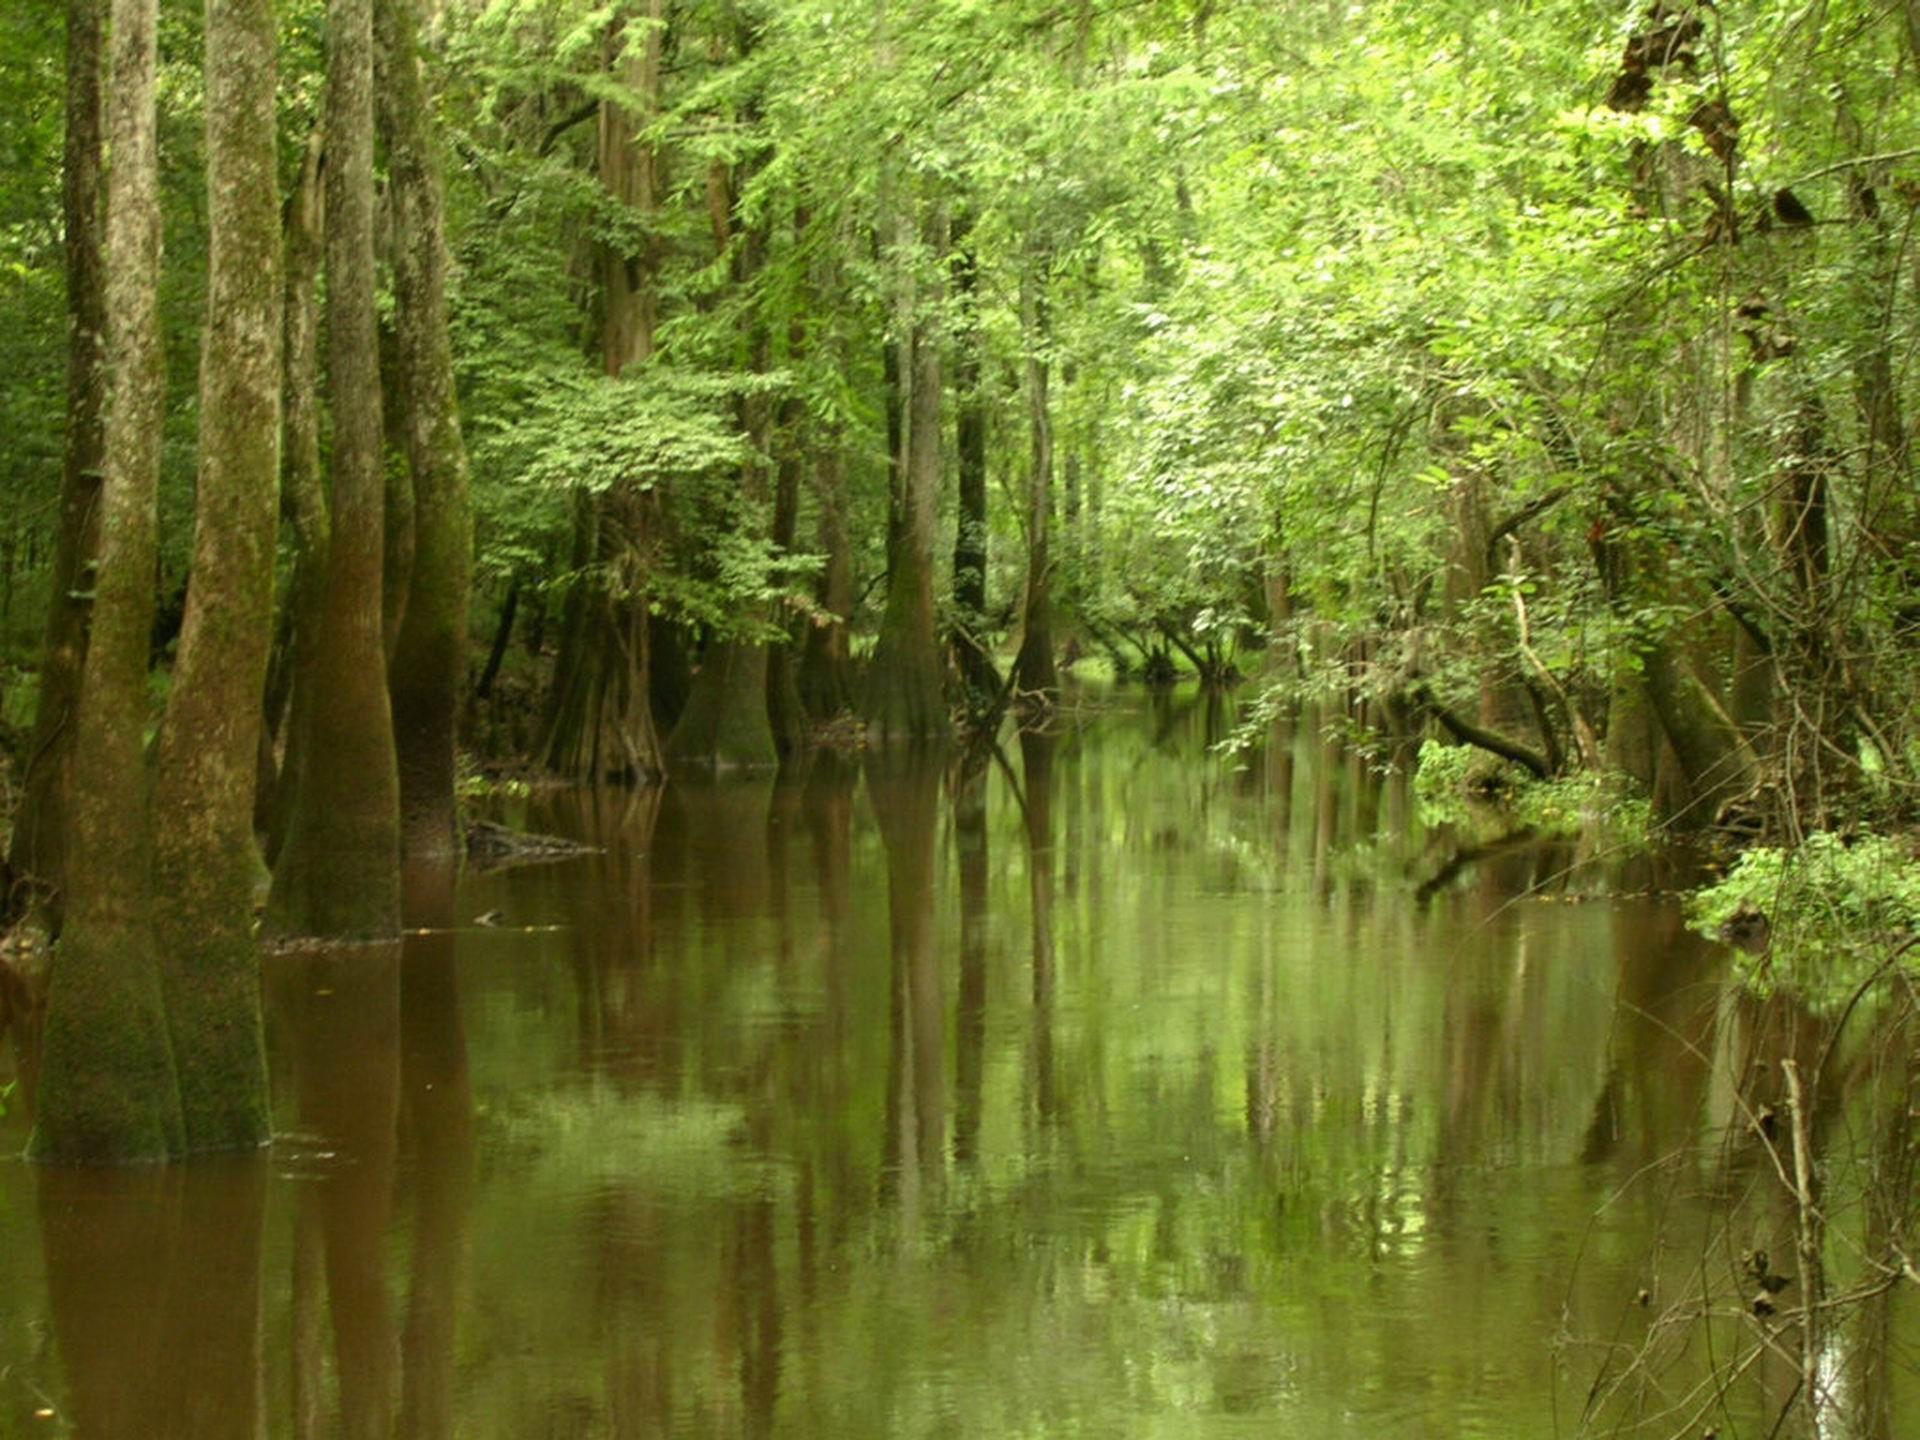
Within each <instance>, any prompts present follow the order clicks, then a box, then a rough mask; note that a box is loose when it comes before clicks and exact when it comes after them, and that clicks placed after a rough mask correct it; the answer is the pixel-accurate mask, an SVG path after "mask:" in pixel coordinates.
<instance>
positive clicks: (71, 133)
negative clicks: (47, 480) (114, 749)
mask: <svg viewBox="0 0 1920 1440" xmlns="http://www.w3.org/2000/svg"><path fill="white" fill-rule="evenodd" d="M105 18H106V17H105V5H104V4H103V0H67V74H66V141H65V151H64V155H63V159H62V177H61V193H60V203H61V212H62V219H63V223H64V226H65V232H66V233H65V245H66V275H67V431H66V450H65V454H64V455H63V456H62V459H61V466H60V528H59V531H58V532H57V533H56V535H55V537H54V551H53V580H52V588H51V590H50V591H49V593H48V597H47V618H46V638H45V643H44V645H43V647H42V651H41V661H40V690H39V696H38V700H37V708H36V710H35V713H34V722H33V737H32V740H31V742H30V745H29V748H28V750H27V764H26V774H25V776H24V785H23V794H22V795H21V800H20V809H19V812H18V813H17V814H16V815H15V816H14V825H13V840H12V846H11V850H10V852H9V855H8V860H9V862H10V866H11V869H12V870H13V872H14V879H15V880H20V881H25V880H30V881H32V883H33V884H34V886H35V887H36V889H38V890H39V891H40V892H41V893H42V894H44V895H45V896H47V899H48V918H49V919H50V920H51V921H52V923H53V925H54V928H55V929H56V930H57V929H58V927H59V922H60V916H61V913H62V911H63V909H64V897H63V895H62V893H61V892H62V888H63V885H64V869H65V857H66V806H67V789H68V784H67V782H68V777H69V769H70V767H71V765H72V759H73V739H74V718H75V712H76V711H77V709H78V707H79V699H80V671H81V667H82V666H83V665H84V664H85V662H86V655H87V600H86V598H85V595H86V592H87V591H88V590H89V589H90V588H91V587H90V585H89V584H88V582H87V576H86V568H87V565H88V563H89V562H90V561H91V559H92V558H93V554H94V548H95V546H96V544H97V536H98V532H99V524H98V518H99V505H100V472H101V463H102V432H101V420H102V411H103V409H104V406H105V402H106V372H105V370H104V369H103V368H102V365H101V359H102V346H103V344H104V342H105V337H106V326H107V317H106V292H105V279H104V277H103V276H102V274H101V269H100V241H101V234H100V230H101V225H100V219H101V215H100V169H101V147H100V139H101V136H100V128H101V121H102V112H101V84H100V62H101V44H102V40H103V25H104V22H105ZM25 898H26V897H25V895H23V894H17V893H14V892H13V884H12V883H11V882H10V883H9V885H8V891H7V893H0V918H3V917H5V916H6V915H8V914H10V913H12V911H13V910H14V908H15V907H16V905H18V904H19V903H20V902H22V901H24V899H25Z"/></svg>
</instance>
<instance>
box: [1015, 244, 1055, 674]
mask: <svg viewBox="0 0 1920 1440" xmlns="http://www.w3.org/2000/svg"><path fill="white" fill-rule="evenodd" d="M1031 263H1032V266H1033V273H1031V274H1029V275H1028V277H1027V281H1026V284H1024V285H1023V286H1022V287H1021V290H1020V321H1021V324H1020V328H1021V330H1022V332H1023V333H1024V334H1025V336H1026V342H1027V362H1026V363H1027V424H1028V429H1029V431H1030V433H1031V436H1032V451H1031V456H1030V459H1029V461H1028V469H1027V595H1026V619H1025V625H1024V629H1023V633H1022V635H1021V639H1020V655H1019V658H1018V660H1017V661H1016V662H1015V671H1016V674H1017V676H1018V682H1017V683H1018V684H1019V687H1020V701H1021V706H1022V708H1023V709H1028V710H1033V709H1046V708H1048V707H1049V706H1051V705H1052V704H1053V701H1054V699H1055V697H1056V696H1057V695H1058V693H1059V689H1060V676H1059V674H1058V673H1057V672H1056V671H1055V669H1054V664H1053V603H1052V599H1051V586H1052V575H1051V570H1052V565H1053V560H1052V554H1051V541H1052V529H1053V412H1052V400H1051V397H1050V395H1049V394H1048V384H1047V382H1048V370H1049V366H1048V359H1047V349H1048V345H1049V343H1050V336H1049V334H1048V328H1049V327H1048V324H1047V293H1046V286H1047V274H1046V267H1047V264H1048V260H1047V257H1046V256H1045V255H1044V254H1041V255H1037V256H1035V257H1033V260H1032V262H1031Z"/></svg>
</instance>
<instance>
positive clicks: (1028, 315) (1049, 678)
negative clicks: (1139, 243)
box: [1015, 256, 1204, 709]
mask: <svg viewBox="0 0 1920 1440" xmlns="http://www.w3.org/2000/svg"><path fill="white" fill-rule="evenodd" d="M1033 263H1034V265H1035V267H1036V269H1037V270H1038V272H1039V273H1037V274H1034V275H1031V276H1029V277H1028V279H1027V283H1026V284H1025V285H1024V286H1022V287H1021V292H1020V310H1021V317H1020V318H1021V327H1020V328H1021V329H1022V331H1023V332H1024V333H1025V335H1026V340H1027V408H1028V424H1029V426H1030V428H1031V431H1032V440H1033V446H1032V458H1031V460H1030V463H1029V469H1028V471H1027V598H1026V621H1025V626H1024V631H1023V634H1022V636H1021V640H1020V656H1019V660H1018V662H1017V664H1016V666H1015V670H1016V673H1017V675H1018V677H1019V679H1018V683H1019V686H1020V690H1021V692H1022V693H1021V699H1022V702H1023V704H1024V705H1025V706H1027V707H1029V708H1032V707H1038V708H1041V709H1044V708H1046V707H1048V706H1050V705H1052V703H1053V700H1054V698H1055V696H1056V695H1057V694H1058V693H1059V690H1060V676H1059V674H1058V673H1057V672H1056V671H1055V669H1054V665H1053V615H1052V608H1053V607H1052V602H1051V598H1050V590H1051V577H1050V575H1049V573H1048V572H1049V569H1050V567H1051V565H1052V558H1051V553H1050V551H1051V545H1050V541H1051V538H1052V537H1051V530H1052V525H1053V415H1052V411H1051V408H1050V399H1049V396H1048V393H1047V380H1048V374H1047V370H1048V366H1047V351H1046V347H1047V344H1048V333H1047V332H1048V324H1047V296H1046V272H1045V265H1046V257H1045V256H1036V257H1035V258H1034V261H1033ZM1203 678H1204V676H1203Z"/></svg>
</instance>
